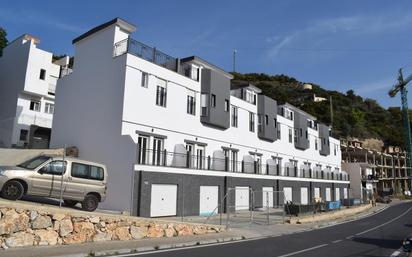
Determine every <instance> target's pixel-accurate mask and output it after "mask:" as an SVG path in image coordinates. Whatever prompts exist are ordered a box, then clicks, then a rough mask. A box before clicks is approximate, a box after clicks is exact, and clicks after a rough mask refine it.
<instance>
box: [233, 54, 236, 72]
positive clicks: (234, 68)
mask: <svg viewBox="0 0 412 257" xmlns="http://www.w3.org/2000/svg"><path fill="white" fill-rule="evenodd" d="M236 53H237V50H236V49H234V50H233V72H236Z"/></svg>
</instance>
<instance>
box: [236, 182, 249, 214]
mask: <svg viewBox="0 0 412 257" xmlns="http://www.w3.org/2000/svg"><path fill="white" fill-rule="evenodd" d="M235 191H236V192H235V194H236V200H235V201H236V202H235V205H236V208H235V209H236V210H249V187H236V189H235Z"/></svg>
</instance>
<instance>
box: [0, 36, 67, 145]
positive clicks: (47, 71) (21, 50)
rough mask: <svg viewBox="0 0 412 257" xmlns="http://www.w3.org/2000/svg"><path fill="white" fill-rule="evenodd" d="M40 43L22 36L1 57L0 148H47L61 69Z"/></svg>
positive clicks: (62, 63) (63, 62)
mask: <svg viewBox="0 0 412 257" xmlns="http://www.w3.org/2000/svg"><path fill="white" fill-rule="evenodd" d="M39 43H40V40H39V39H38V38H36V37H33V36H31V35H27V34H25V35H22V36H21V37H18V38H17V39H15V40H14V41H12V42H10V43H9V44H8V45H7V46H6V47H5V48H4V49H3V56H2V57H0V147H24V148H27V147H28V148H48V147H49V141H50V134H51V126H52V120H53V112H54V95H55V90H56V83H57V79H58V78H59V76H60V72H61V67H65V66H67V65H68V58H67V57H66V58H62V59H60V60H57V61H56V62H53V54H52V53H50V52H47V51H44V50H42V49H39V48H37V45H38V44H39Z"/></svg>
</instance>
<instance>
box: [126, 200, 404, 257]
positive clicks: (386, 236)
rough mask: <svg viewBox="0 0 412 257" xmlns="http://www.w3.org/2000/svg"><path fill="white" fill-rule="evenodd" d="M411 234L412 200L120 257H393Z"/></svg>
mask: <svg viewBox="0 0 412 257" xmlns="http://www.w3.org/2000/svg"><path fill="white" fill-rule="evenodd" d="M411 233H412V203H411V202H408V203H402V204H398V205H394V206H391V207H389V208H387V209H386V210H384V211H382V212H380V213H378V214H375V215H373V216H370V217H366V218H363V219H360V220H356V221H352V222H348V223H343V224H339V225H336V226H331V227H326V228H323V229H318V230H313V231H307V232H302V233H297V234H291V235H286V236H281V237H269V238H264V239H257V240H250V241H239V242H234V243H226V244H217V245H210V246H199V247H189V248H183V249H178V250H171V251H163V252H162V251H157V252H151V253H145V254H144V253H142V254H128V255H119V256H150V257H166V256H176V257H195V256H196V257H198V256H199V257H202V256H205V257H206V256H207V257H220V256H222V257H265V256H268V257H269V256H270V257H275V256H278V257H286V256H317V257H319V256H333V257H339V256H368V257H370V256H391V254H392V253H393V252H394V251H396V250H397V249H399V248H400V247H401V241H402V240H403V238H405V237H406V236H407V235H408V234H411Z"/></svg>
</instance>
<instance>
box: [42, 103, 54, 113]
mask: <svg viewBox="0 0 412 257" xmlns="http://www.w3.org/2000/svg"><path fill="white" fill-rule="evenodd" d="M44 112H45V113H49V114H53V113H54V104H51V103H46V106H45V108H44Z"/></svg>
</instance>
